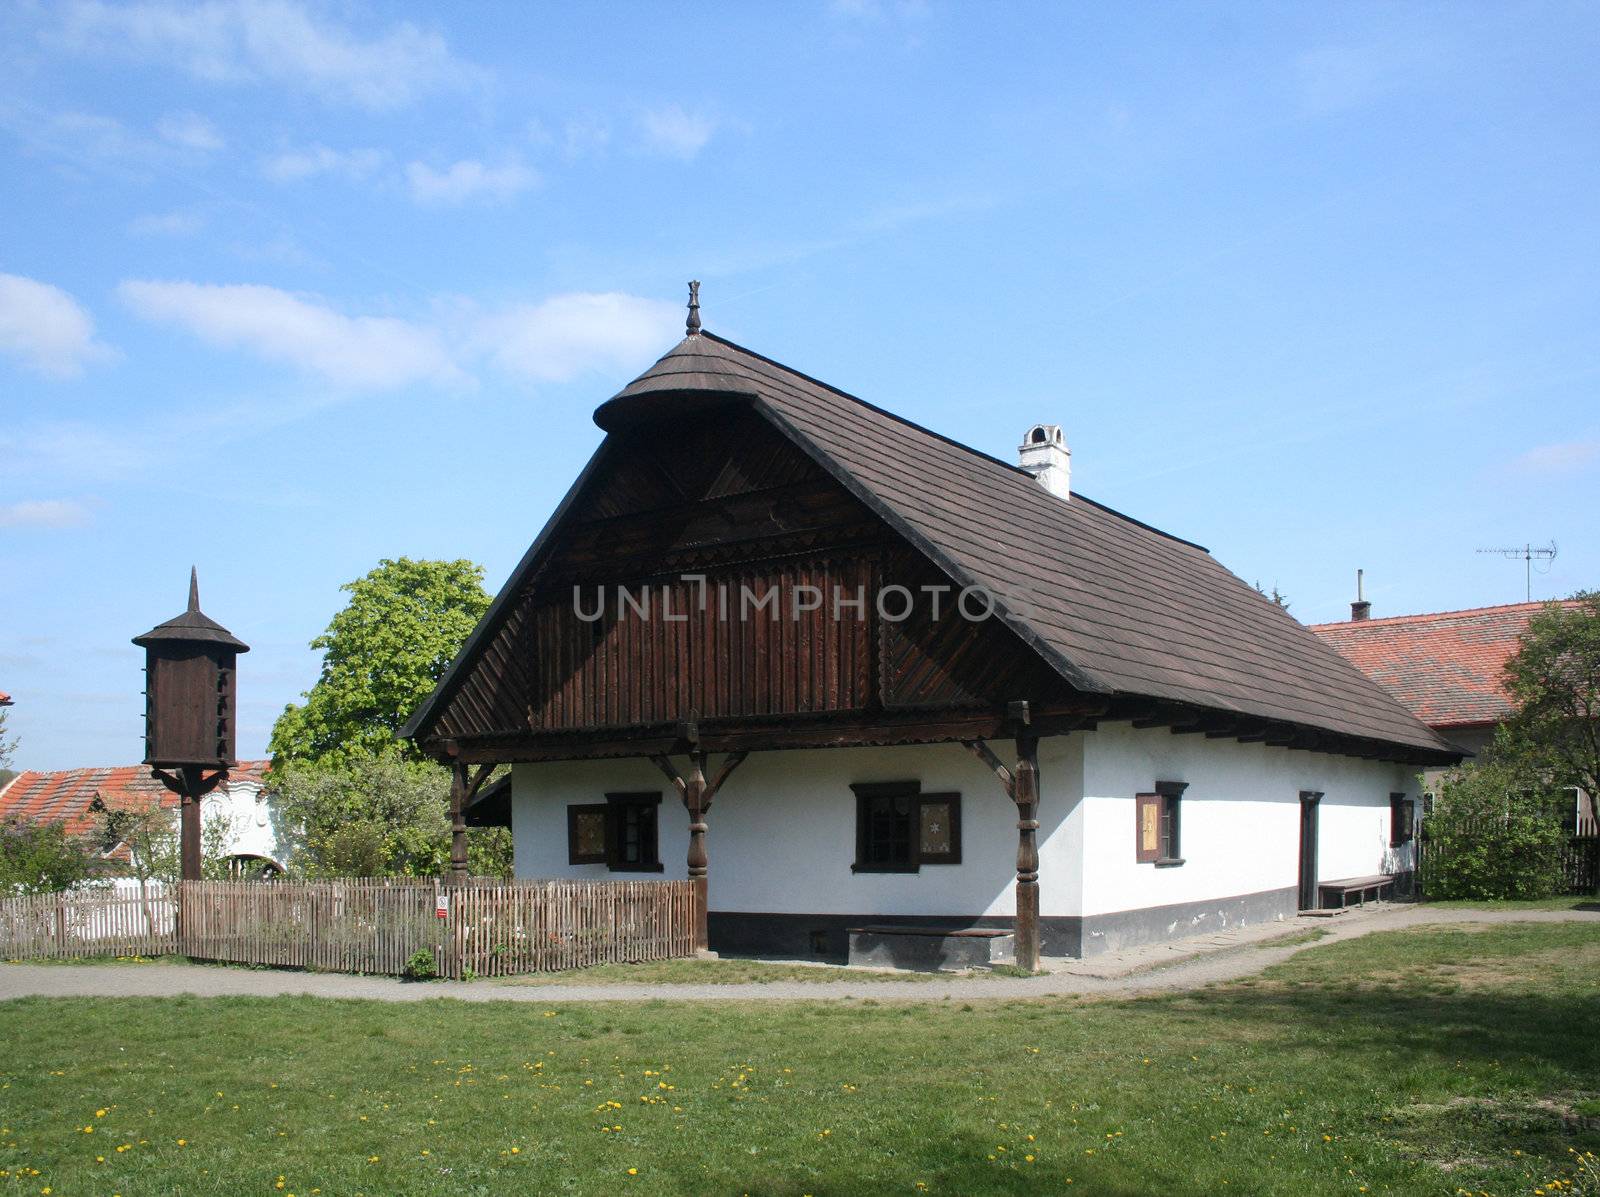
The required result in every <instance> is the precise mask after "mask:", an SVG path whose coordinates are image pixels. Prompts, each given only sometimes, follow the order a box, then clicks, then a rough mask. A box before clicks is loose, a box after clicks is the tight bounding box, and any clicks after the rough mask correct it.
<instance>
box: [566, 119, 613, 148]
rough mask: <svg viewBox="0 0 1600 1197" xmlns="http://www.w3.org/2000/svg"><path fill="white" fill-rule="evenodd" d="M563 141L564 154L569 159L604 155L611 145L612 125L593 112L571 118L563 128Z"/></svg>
mask: <svg viewBox="0 0 1600 1197" xmlns="http://www.w3.org/2000/svg"><path fill="white" fill-rule="evenodd" d="M561 140H562V152H563V153H565V154H566V156H567V157H568V158H584V157H587V156H589V155H590V154H600V153H604V152H605V148H606V146H607V145H609V144H610V143H611V123H610V122H609V121H608V120H606V118H605V117H603V116H600V115H599V114H598V113H593V112H586V113H584V114H582V115H581V116H574V117H571V118H570V119H568V121H567V122H566V124H565V125H563V126H562V129H561Z"/></svg>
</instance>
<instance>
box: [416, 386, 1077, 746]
mask: <svg viewBox="0 0 1600 1197" xmlns="http://www.w3.org/2000/svg"><path fill="white" fill-rule="evenodd" d="M527 564H528V567H527V568H525V569H524V570H523V571H520V572H521V576H520V577H519V578H515V579H514V580H513V584H515V585H516V586H517V589H516V591H515V593H514V594H510V595H507V596H503V598H502V600H501V602H500V603H498V604H497V606H499V607H501V608H503V609H502V611H501V612H500V613H499V619H498V626H494V627H487V628H485V629H484V631H485V632H486V633H487V634H488V635H487V638H486V639H485V641H484V643H483V644H482V646H481V648H479V649H478V650H477V651H476V653H475V654H473V655H472V656H471V657H469V658H468V659H464V660H463V662H462V663H461V670H462V673H463V676H461V677H460V678H459V679H458V680H457V682H456V684H455V686H454V688H453V690H451V691H450V692H449V693H448V694H447V695H443V696H441V697H444V698H445V702H444V704H443V705H442V707H441V708H440V710H439V712H438V714H437V715H436V717H435V718H434V719H433V720H431V727H427V728H424V729H422V730H421V733H420V738H421V739H422V741H423V743H424V744H425V745H426V744H427V743H428V742H429V741H435V740H442V739H452V740H456V741H458V742H463V743H464V742H467V741H471V740H483V739H492V740H497V741H506V740H515V741H517V742H519V743H522V744H525V745H526V746H527V747H528V748H529V749H530V750H537V751H535V752H533V755H590V754H591V753H590V752H589V751H587V750H586V748H585V742H586V741H594V740H595V739H596V734H597V733H603V734H604V735H603V736H602V738H605V739H606V741H607V743H608V745H609V747H608V748H607V749H606V751H607V752H617V751H620V750H621V749H620V748H619V747H618V739H619V736H620V737H621V738H623V739H625V738H626V736H627V735H629V734H632V733H640V734H642V733H646V732H652V731H653V732H657V733H659V732H662V731H663V730H667V729H673V728H675V727H677V726H678V725H679V724H681V723H682V722H683V721H685V720H689V719H691V718H694V719H698V720H699V721H701V722H702V723H704V724H706V725H715V724H717V723H718V722H719V721H720V722H722V723H725V724H729V725H741V724H750V725H757V724H760V725H772V724H773V723H774V721H783V722H785V723H786V724H788V725H789V726H791V727H792V726H793V721H795V720H801V721H811V722H812V723H814V724H818V725H830V724H841V723H857V724H859V723H861V722H863V721H871V720H872V719H873V718H875V717H880V716H884V715H889V714H893V713H895V712H911V711H916V710H963V709H973V708H980V707H981V708H986V709H992V708H996V707H1002V706H1003V705H1004V703H1005V702H1006V701H1008V700H1010V699H1014V698H1016V697H1017V696H1018V695H1019V694H1026V695H1029V696H1031V697H1034V698H1035V699H1038V698H1043V697H1046V696H1048V695H1064V694H1065V693H1066V692H1067V687H1066V686H1065V684H1064V683H1063V682H1062V681H1061V680H1060V679H1059V677H1058V676H1057V675H1056V674H1055V673H1054V672H1053V671H1052V670H1051V669H1050V668H1049V666H1047V665H1046V664H1045V663H1044V662H1043V661H1041V660H1040V659H1039V658H1038V657H1037V655H1036V654H1035V653H1034V652H1033V651H1032V650H1031V649H1030V648H1028V647H1027V646H1026V645H1025V644H1023V643H1022V641H1021V640H1020V639H1019V638H1018V637H1017V636H1016V635H1015V633H1014V632H1012V631H1011V629H1010V628H1008V627H1006V626H1005V625H1004V624H1003V623H1002V622H1001V621H1000V620H999V619H998V618H995V617H993V616H992V615H990V614H989V612H988V607H987V602H986V600H985V598H984V597H983V596H980V595H971V594H969V595H967V596H966V597H965V599H964V600H963V599H962V598H961V596H960V595H959V594H958V592H957V588H956V587H954V586H953V585H952V584H951V582H950V579H949V578H948V577H946V576H945V575H943V574H942V573H941V572H940V571H939V570H938V569H937V568H935V567H934V566H933V565H932V564H931V563H929V562H928V561H927V560H926V559H925V558H924V557H923V556H922V555H921V554H920V553H919V552H917V550H915V549H913V548H912V547H911V546H910V545H908V544H906V543H905V542H904V541H903V540H902V539H901V538H900V537H899V536H898V535H897V534H896V533H895V532H894V531H893V530H892V529H891V528H890V527H889V526H888V525H887V524H886V523H885V522H884V521H883V520H882V519H881V518H880V517H879V516H878V515H877V514H875V513H874V512H873V511H871V510H869V509H868V508H867V506H866V505H865V504H863V503H862V502H861V501H860V500H859V499H857V498H856V497H855V496H854V495H852V494H850V493H849V492H848V491H847V490H846V489H845V488H844V487H843V486H841V485H840V484H839V483H838V482H837V481H835V479H834V478H833V477H832V476H830V475H829V474H828V473H827V472H825V471H824V470H823V469H822V468H821V466H819V465H818V464H817V463H816V462H815V461H814V460H812V459H811V458H810V457H809V456H807V455H806V453H804V452H803V451H802V450H801V449H799V448H797V447H796V446H795V445H794V444H793V443H792V442H791V441H790V440H789V439H788V438H787V437H785V436H784V435H783V433H782V432H781V431H779V429H777V428H776V427H774V426H773V425H772V424H771V423H770V422H769V421H768V420H767V419H766V418H764V417H763V416H762V415H761V414H760V413H759V412H758V411H756V410H754V409H753V408H752V407H749V406H741V405H732V406H725V407H722V408H720V409H718V410H715V411H711V412H706V413H702V414H699V415H697V416H695V417H693V418H691V419H686V420H674V421H672V422H664V423H653V424H647V425H642V426H637V427H632V428H628V429H623V430H620V431H616V432H613V433H612V434H611V436H610V437H609V438H608V439H607V441H606V443H605V444H604V445H603V446H602V447H601V450H600V452H599V453H598V454H597V456H596V459H595V462H594V463H593V464H592V466H591V469H590V471H589V473H588V475H587V476H586V478H585V479H584V480H583V481H582V482H581V483H580V486H579V488H578V490H577V491H576V492H575V493H574V495H572V496H571V497H570V498H569V501H568V503H567V504H566V505H565V508H564V512H563V514H561V515H560V516H558V518H557V520H556V522H555V524H554V526H553V527H552V528H551V529H550V530H549V531H548V532H547V535H546V538H545V540H544V542H543V544H542V545H541V546H539V547H538V548H537V549H536V557H535V559H534V560H533V561H532V562H530V563H527ZM491 618H494V615H493V614H491ZM563 749H565V751H563ZM593 754H594V755H600V754H602V753H600V752H598V751H597V752H594V753H593Z"/></svg>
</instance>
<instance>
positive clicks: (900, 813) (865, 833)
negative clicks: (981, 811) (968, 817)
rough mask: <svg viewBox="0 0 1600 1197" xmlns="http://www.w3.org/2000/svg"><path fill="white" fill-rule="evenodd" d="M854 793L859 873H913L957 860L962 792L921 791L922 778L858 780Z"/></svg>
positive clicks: (958, 861)
mask: <svg viewBox="0 0 1600 1197" xmlns="http://www.w3.org/2000/svg"><path fill="white" fill-rule="evenodd" d="M850 788H851V789H853V790H854V791H855V794H856V859H855V864H854V865H852V866H851V867H852V869H853V870H854V871H855V872H858V873H915V872H916V871H917V870H918V869H919V868H921V867H922V866H923V865H925V864H927V865H935V864H960V863H961V795H960V794H953V793H937V794H935V793H929V794H924V793H922V786H921V783H920V782H916V781H890V782H862V783H860V784H857V785H854V786H851V787H850Z"/></svg>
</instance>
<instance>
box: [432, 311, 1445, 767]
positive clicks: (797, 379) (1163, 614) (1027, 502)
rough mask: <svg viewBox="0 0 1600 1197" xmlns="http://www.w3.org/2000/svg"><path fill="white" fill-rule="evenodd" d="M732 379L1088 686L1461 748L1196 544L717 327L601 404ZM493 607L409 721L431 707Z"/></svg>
mask: <svg viewBox="0 0 1600 1197" xmlns="http://www.w3.org/2000/svg"><path fill="white" fill-rule="evenodd" d="M717 394H720V395H724V396H729V397H732V396H740V397H744V398H746V399H748V400H749V401H752V402H753V403H754V404H755V406H756V407H757V409H758V410H761V411H763V412H764V413H765V414H766V415H767V417H768V418H769V419H772V420H773V421H774V422H775V423H777V424H778V425H779V427H780V428H782V429H783V430H784V431H785V432H787V433H788V435H789V436H790V437H791V438H792V439H794V440H795V441H796V443H797V444H799V445H800V446H801V448H803V449H805V450H806V451H807V452H808V453H810V454H811V456H813V457H814V458H815V459H817V460H818V461H819V462H821V463H822V464H823V465H824V467H825V468H827V469H828V470H829V471H830V472H831V473H832V474H833V475H834V477H835V478H836V479H838V480H839V481H840V482H841V483H842V484H843V485H845V486H846V487H848V488H849V489H851V490H852V491H853V492H854V493H855V494H856V495H857V496H858V497H859V498H861V499H862V500H863V501H865V502H866V503H867V504H868V505H869V506H870V507H872V508H873V509H874V510H876V511H878V512H879V513H880V514H881V515H882V516H883V517H884V518H885V519H886V520H888V521H889V523H890V524H891V525H893V526H895V527H896V528H897V530H899V531H900V532H901V533H902V534H903V535H905V536H906V537H907V539H909V540H910V541H911V542H912V543H913V544H914V545H916V546H917V547H918V548H920V549H921V550H922V551H923V552H924V553H926V554H927V555H928V556H929V557H930V558H931V559H932V560H933V561H934V562H935V563H936V564H938V565H939V566H940V567H941V568H943V569H944V570H945V571H946V572H947V573H949V574H950V575H951V576H952V578H953V579H954V580H955V581H956V582H957V583H958V584H963V585H969V584H974V583H975V584H978V585H981V586H983V587H985V588H987V589H988V590H989V591H990V592H992V593H994V594H997V595H1001V596H1006V595H1011V596H1014V597H1015V600H1016V601H1014V602H1009V603H1006V606H1007V607H1008V609H1009V612H1010V617H1011V622H1012V626H1013V627H1015V628H1016V630H1017V631H1018V632H1019V633H1020V634H1021V635H1022V636H1023V638H1024V639H1025V640H1026V641H1027V642H1029V643H1030V644H1032V645H1033V646H1034V648H1035V649H1037V650H1038V651H1039V652H1040V654H1041V655H1042V656H1043V657H1044V658H1045V659H1046V660H1048V661H1049V662H1050V663H1051V664H1053V665H1054V666H1055V667H1056V668H1057V669H1058V670H1059V671H1060V672H1061V674H1062V675H1063V676H1064V677H1065V678H1066V679H1067V680H1068V681H1069V682H1071V683H1072V684H1073V685H1074V686H1075V687H1077V688H1078V689H1080V690H1084V691H1087V692H1091V693H1101V694H1112V695H1137V696H1141V697H1149V698H1156V699H1163V700H1170V701H1173V702H1179V703H1185V704H1191V705H1193V706H1198V707H1204V708H1208V709H1211V710H1215V711H1222V712H1227V713H1230V714H1236V715H1244V716H1252V717H1257V718H1260V719H1263V720H1272V721H1280V722H1284V723H1291V724H1297V725H1300V726H1303V727H1307V728H1313V729H1318V730H1323V731H1328V732H1334V733H1337V734H1340V735H1345V736H1353V737H1360V738H1364V739H1370V740H1376V741H1382V742H1384V743H1388V744H1393V745H1403V746H1405V747H1407V748H1409V749H1416V750H1422V751H1423V752H1425V753H1440V754H1451V755H1458V754H1456V753H1455V750H1454V749H1452V748H1451V747H1450V746H1449V745H1448V744H1446V743H1445V742H1444V741H1442V740H1441V739H1440V738H1439V737H1438V736H1436V735H1435V734H1434V733H1433V732H1432V731H1431V730H1429V729H1428V728H1427V727H1426V726H1424V725H1423V724H1422V723H1420V722H1419V721H1418V720H1417V719H1416V718H1415V717H1414V716H1412V715H1411V713H1410V712H1409V711H1407V710H1406V709H1405V708H1404V707H1402V706H1401V705H1400V704H1399V703H1398V702H1396V700H1395V699H1394V697H1393V696H1391V695H1390V694H1389V693H1388V692H1386V691H1385V690H1384V689H1382V688H1381V687H1380V686H1378V685H1377V684H1375V683H1374V682H1373V681H1372V680H1371V679H1369V678H1368V677H1367V676H1366V675H1365V674H1363V673H1362V672H1361V671H1360V670H1359V669H1356V668H1355V667H1354V666H1352V665H1351V664H1350V663H1349V662H1347V661H1346V660H1345V659H1344V658H1343V657H1341V656H1340V655H1339V654H1338V653H1337V652H1335V651H1334V650H1333V649H1332V648H1330V647H1329V646H1327V645H1326V644H1324V643H1323V642H1322V641H1321V640H1319V639H1318V638H1317V637H1316V636H1314V635H1313V634H1312V633H1311V632H1309V631H1307V630H1306V628H1305V627H1304V626H1302V625H1301V624H1300V623H1299V622H1298V621H1296V620H1295V619H1294V618H1293V617H1292V616H1290V615H1289V614H1288V613H1287V612H1285V611H1284V610H1283V609H1282V608H1280V607H1279V606H1278V605H1277V604H1276V603H1274V602H1272V601H1271V600H1269V599H1267V598H1265V597H1263V596H1262V595H1260V594H1258V593H1257V592H1256V591H1255V590H1254V589H1253V588H1252V587H1250V586H1249V585H1247V584H1246V583H1245V582H1243V581H1241V580H1240V579H1239V578H1237V577H1235V576H1234V575H1233V574H1231V573H1229V572H1228V571H1227V570H1226V569H1224V568H1223V567H1222V566H1221V565H1219V564H1218V563H1217V562H1216V561H1215V560H1214V559H1213V558H1212V557H1211V555H1210V554H1209V553H1207V552H1206V550H1205V549H1204V548H1202V547H1200V546H1199V545H1195V544H1191V543H1189V542H1188V541H1184V540H1180V539H1178V538H1176V537H1173V536H1169V535H1167V534H1166V533H1163V532H1160V531H1158V530H1156V529H1154V528H1151V527H1149V526H1148V525H1145V524H1141V523H1139V522H1138V521H1137V520H1133V519H1130V518H1128V517H1127V516H1124V515H1121V514H1119V513H1117V512H1115V511H1112V510H1111V509H1109V508H1107V507H1104V506H1102V505H1100V504H1098V503H1095V502H1093V501H1092V500H1089V499H1086V498H1083V497H1082V496H1080V495H1074V496H1073V497H1072V499H1071V500H1070V501H1063V500H1062V499H1060V498H1057V497H1056V496H1054V495H1051V494H1050V493H1049V492H1048V491H1046V490H1045V489H1044V488H1043V487H1042V486H1040V485H1039V484H1038V483H1037V482H1035V481H1034V480H1033V478H1032V477H1031V476H1030V475H1028V474H1027V473H1025V472H1024V471H1022V470H1021V469H1019V468H1017V467H1015V466H1012V465H1008V464H1007V463H1005V462H1002V461H1000V460H998V459H996V458H993V457H990V456H988V455H987V454H984V453H980V452H978V451H977V450H974V449H971V448H969V447H967V446H965V445H962V444H959V443H957V442H955V441H952V440H950V439H949V438H947V437H943V436H940V435H938V434H937V433H934V432H930V431H928V430H927V429H925V428H922V427H920V426H918V425H916V424H913V423H911V422H909V421H907V420H904V419H901V418H900V417H898V416H895V415H893V414H891V413H889V412H886V411H883V410H882V409H880V408H877V407H874V406H872V405H871V404H868V403H865V402H863V401H862V400H860V399H857V398H855V397H853V396H851V395H847V394H845V393H844V392H842V391H839V390H836V389H834V388H833V387H830V386H827V385H826V384H823V383H820V382H818V381H816V380H815V379H812V378H809V377H807V376H806V375H803V374H800V373H798V372H797V371H794V370H792V369H790V368H788V367H786V366H782V365H779V364H778V363H776V362H773V361H771V360H770V359H768V358H764V357H762V356H760V355H759V354H756V353H753V352H751V351H750V350H747V349H744V348H741V347H740V346H738V345H735V344H733V343H732V342H729V341H725V340H723V339H722V338H720V337H717V336H715V335H713V334H711V333H698V334H695V335H692V336H689V337H686V338H685V339H684V340H683V341H682V342H680V343H679V344H678V345H677V346H676V347H674V348H673V349H672V350H671V351H670V352H669V353H667V354H666V355H665V356H664V357H662V358H661V360H660V361H658V362H657V363H656V364H655V365H654V366H653V367H651V368H650V369H649V370H648V371H646V372H645V373H644V374H642V375H641V376H640V377H638V378H637V379H635V380H634V381H633V382H631V383H630V384H628V386H627V387H625V388H624V389H623V390H622V391H621V392H620V393H619V394H618V395H617V396H615V397H614V398H613V399H611V400H610V401H609V402H607V403H606V404H604V405H602V406H601V407H600V409H599V410H598V411H596V413H595V422H596V423H597V424H599V425H600V426H601V427H602V428H604V429H607V430H608V431H609V430H611V429H613V428H619V427H622V426H624V425H626V424H627V423H629V422H631V421H632V420H634V419H638V418H648V417H649V416H651V415H652V414H654V413H656V412H659V411H661V410H662V409H663V408H664V407H666V406H667V405H669V404H672V405H682V406H684V407H690V406H693V405H695V404H697V403H704V402H706V399H707V397H708V396H710V395H717ZM691 396H693V397H694V398H693V399H691ZM536 556H537V552H533V553H530V555H529V557H528V558H525V559H524V562H523V566H522V567H521V568H520V569H519V571H518V572H519V574H520V573H521V572H523V570H525V569H527V568H530V567H531V566H532V564H533V560H532V559H533V558H534V557H536ZM511 589H512V587H511V586H509V585H508V587H507V590H508V591H509V590H511ZM496 606H497V607H498V606H499V604H498V603H497V604H496ZM496 615H497V612H496V611H495V610H493V609H491V611H490V613H489V615H488V616H486V617H485V620H484V622H483V624H481V625H480V627H479V629H478V631H477V632H475V633H474V636H473V637H472V639H471V640H469V641H468V644H467V646H466V647H465V648H464V649H463V651H462V654H461V655H460V657H458V659H457V662H456V663H455V664H454V665H452V667H451V670H450V671H449V672H448V673H447V674H446V675H445V677H444V679H443V680H442V681H441V683H440V686H439V689H438V690H437V691H436V692H435V694H434V696H433V697H432V698H430V699H429V701H428V703H426V704H424V706H423V708H422V709H421V710H419V711H418V712H417V714H416V715H415V716H414V717H413V719H412V720H411V723H410V724H409V725H408V726H407V728H406V731H405V733H403V734H408V735H409V734H414V733H415V732H416V731H417V729H418V728H420V727H421V726H422V725H423V723H424V722H425V721H426V720H427V718H428V717H429V715H430V713H431V710H432V708H433V707H434V705H435V704H437V703H438V702H439V700H440V698H441V696H443V695H444V694H445V693H446V692H447V691H448V690H449V689H450V688H451V680H452V675H453V674H455V673H456V671H457V670H458V669H459V668H460V667H461V666H463V665H464V664H465V662H466V661H467V660H468V659H469V658H470V657H471V656H472V655H473V654H474V650H475V648H476V644H477V642H478V641H479V640H480V638H481V637H482V636H483V635H484V633H485V632H486V631H487V629H488V627H489V626H490V625H491V624H492V623H494V622H496Z"/></svg>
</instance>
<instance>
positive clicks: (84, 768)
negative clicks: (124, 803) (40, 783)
mask: <svg viewBox="0 0 1600 1197" xmlns="http://www.w3.org/2000/svg"><path fill="white" fill-rule="evenodd" d="M271 764H272V758H271V757H270V756H264V757H259V758H257V759H255V760H248V761H235V762H234V763H233V764H232V765H231V766H230V768H234V769H245V768H249V767H252V766H255V765H271ZM150 768H151V766H149V765H146V764H142V763H140V762H138V761H135V762H134V763H133V764H131V765H69V766H68V767H67V768H65V769H19V770H18V771H17V777H26V776H28V775H29V774H30V773H31V774H34V775H35V776H38V777H61V776H63V775H64V774H68V773H114V772H116V771H117V770H118V769H139V770H148V769H150ZM150 780H151V781H154V780H156V778H155V777H153V776H152V777H151V778H150ZM14 781H16V777H14V778H12V779H11V782H7V783H6V785H7V786H10V785H11V784H12V782H14ZM0 793H4V790H3V789H0Z"/></svg>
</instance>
